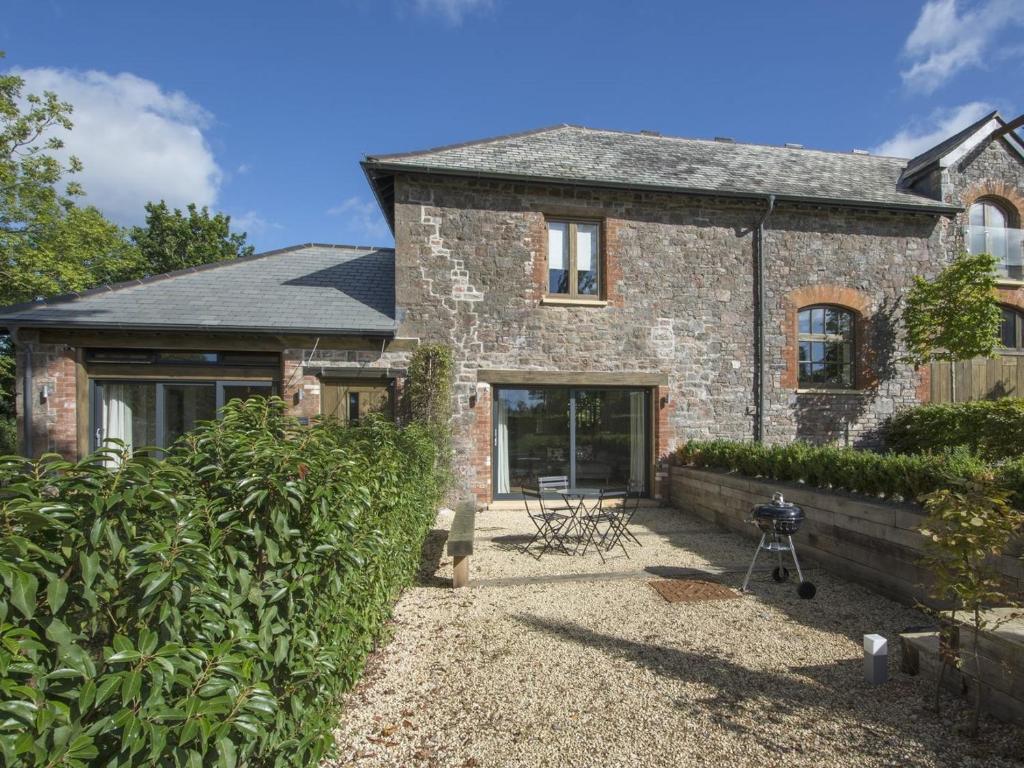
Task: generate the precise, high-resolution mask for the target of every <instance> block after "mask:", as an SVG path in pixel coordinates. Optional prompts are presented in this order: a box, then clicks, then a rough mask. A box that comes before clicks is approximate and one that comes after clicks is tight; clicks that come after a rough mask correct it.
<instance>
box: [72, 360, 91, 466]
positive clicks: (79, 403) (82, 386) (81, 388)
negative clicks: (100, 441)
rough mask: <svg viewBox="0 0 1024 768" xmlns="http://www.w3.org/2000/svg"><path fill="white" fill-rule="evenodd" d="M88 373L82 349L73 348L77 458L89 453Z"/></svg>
mask: <svg viewBox="0 0 1024 768" xmlns="http://www.w3.org/2000/svg"><path fill="white" fill-rule="evenodd" d="M90 410H91V409H90V408H89V375H88V373H87V372H86V370H85V352H84V350H81V349H78V350H75V442H76V443H77V447H78V458H79V459H83V458H85V456H86V454H88V453H89V414H90Z"/></svg>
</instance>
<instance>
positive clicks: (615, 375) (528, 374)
mask: <svg viewBox="0 0 1024 768" xmlns="http://www.w3.org/2000/svg"><path fill="white" fill-rule="evenodd" d="M476 377H477V380H478V381H485V382H487V383H488V384H522V385H524V386H529V385H562V386H571V387H588V386H589V387H658V386H664V385H667V384H668V374H667V373H658V372H656V371H517V370H500V369H493V368H481V369H480V370H478V371H477V372H476Z"/></svg>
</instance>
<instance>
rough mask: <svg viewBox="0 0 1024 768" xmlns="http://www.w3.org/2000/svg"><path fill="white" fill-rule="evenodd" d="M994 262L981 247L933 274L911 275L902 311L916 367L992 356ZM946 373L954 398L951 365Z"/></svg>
mask: <svg viewBox="0 0 1024 768" xmlns="http://www.w3.org/2000/svg"><path fill="white" fill-rule="evenodd" d="M995 265H996V261H995V258H994V257H992V256H990V255H989V254H987V253H981V254H963V255H961V256H959V257H958V258H957V259H956V260H955V261H953V263H952V264H949V265H948V266H947V267H946V268H945V269H943V270H942V272H940V273H939V275H938V276H937V277H936V278H935V279H934V280H931V281H928V280H924V279H923V278H921V277H915V278H914V286H913V287H912V288H911V289H910V291H909V293H908V294H907V301H906V310H905V311H904V313H903V322H904V325H905V326H906V329H907V359H908V361H909V362H911V363H913V364H914V365H915V366H918V367H919V366H922V365H927V364H928V363H930V362H931V361H932V360H947V361H949V362H950V363H955V362H957V361H959V360H969V359H971V358H972V357H993V356H994V351H995V347H996V342H997V339H998V333H999V324H1000V322H1001V318H1002V315H1001V313H1000V311H999V304H998V302H997V301H996V272H995ZM950 377H951V382H952V386H953V390H954V391H953V397H954V399H955V398H956V391H955V389H956V379H955V377H954V375H953V365H950Z"/></svg>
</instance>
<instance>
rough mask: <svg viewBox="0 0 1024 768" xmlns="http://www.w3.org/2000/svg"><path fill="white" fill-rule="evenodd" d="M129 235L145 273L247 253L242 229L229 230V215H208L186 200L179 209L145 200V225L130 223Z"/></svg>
mask: <svg viewBox="0 0 1024 768" xmlns="http://www.w3.org/2000/svg"><path fill="white" fill-rule="evenodd" d="M131 239H132V242H133V243H135V245H136V247H137V248H138V249H139V253H140V255H141V260H142V263H143V264H144V265H145V269H146V270H147V272H148V273H149V274H160V273H163V272H173V271H174V270H176V269H186V268H188V267H196V266H199V265H201V264H209V263H211V262H215V261H224V260H226V259H234V258H237V257H239V256H251V255H252V253H253V247H252V246H251V245H247V244H246V242H245V234H244V233H233V232H232V231H231V217H230V216H227V215H226V214H223V213H217V214H213V215H210V211H209V210H208V209H207V208H206V207H205V206H204V207H203V208H198V207H196V205H195V203H190V204H189V206H188V208H187V209H186V211H185V212H184V213H183V212H182V211H180V210H179V209H177V208H175V209H174V210H173V211H172V210H171V209H170V208H168V207H167V203H165V202H164V201H162V200H161V201H160V202H159V203H146V226H144V227H133V228H132V230H131Z"/></svg>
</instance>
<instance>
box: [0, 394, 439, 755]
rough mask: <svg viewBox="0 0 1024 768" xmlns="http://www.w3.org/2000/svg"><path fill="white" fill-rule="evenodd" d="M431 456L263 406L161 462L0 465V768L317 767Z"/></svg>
mask: <svg viewBox="0 0 1024 768" xmlns="http://www.w3.org/2000/svg"><path fill="white" fill-rule="evenodd" d="M434 446H435V441H434V440H433V439H431V437H430V436H429V434H428V432H427V430H426V428H424V427H422V426H420V425H418V424H415V423H414V424H411V425H409V426H407V427H405V428H398V427H396V426H395V425H393V424H390V423H387V422H385V421H376V420H370V421H369V422H368V423H366V424H364V425H362V426H356V427H342V426H340V425H337V424H319V425H315V426H312V427H300V426H299V425H298V424H297V423H296V422H295V421H293V420H291V419H289V418H287V417H286V416H285V415H284V403H283V402H282V401H280V400H279V399H271V400H263V399H256V400H250V401H247V402H244V403H243V402H240V401H235V402H233V403H231V404H229V405H228V406H227V408H226V409H225V413H224V415H223V418H222V419H220V420H218V421H216V422H210V423H207V424H204V425H202V426H200V427H199V428H198V429H196V430H195V431H194V432H191V433H189V434H187V435H186V436H184V437H183V438H182V439H181V440H180V441H179V442H178V443H177V444H176V445H175V446H174V447H173V448H172V449H170V450H169V452H168V455H167V456H166V457H165V459H164V460H157V458H156V456H155V455H152V454H149V455H147V454H146V453H145V452H141V453H139V452H137V453H136V454H135V455H133V456H131V455H127V454H125V453H124V452H122V451H120V449H118V448H116V447H115V448H110V449H108V450H107V451H105V452H103V453H96V454H93V455H91V456H88V457H86V458H85V459H84V460H82V461H80V462H78V463H70V462H67V461H64V460H62V459H60V458H59V457H57V456H54V455H50V456H46V457H44V458H43V459H41V460H39V461H34V462H33V461H27V460H23V459H17V458H14V457H5V458H4V459H2V460H0V525H2V526H3V535H2V537H0V710H2V712H3V715H2V717H0V754H2V756H3V763H4V764H5V765H9V766H57V765H61V766H92V765H106V766H144V765H145V766H213V765H219V766H225V768H233V766H238V765H245V766H308V765H314V764H316V763H317V761H318V760H320V759H321V758H322V757H323V756H325V755H327V754H328V753H329V750H330V746H331V729H332V727H333V726H334V725H335V722H336V715H337V705H338V701H339V697H340V695H341V694H342V693H343V692H344V691H346V690H348V689H349V688H350V687H351V686H352V685H353V684H354V682H355V681H356V680H357V678H358V676H359V674H360V672H361V670H362V666H363V664H364V661H365V659H366V657H367V654H368V653H369V652H370V651H371V650H372V649H373V647H374V644H375V643H376V642H377V641H378V640H379V639H380V637H381V632H382V628H383V625H384V622H385V620H386V619H387V617H388V615H389V612H390V609H391V606H392V604H393V601H394V599H395V597H396V596H397V594H398V592H399V591H400V589H401V588H402V586H403V585H405V584H407V583H408V582H409V581H410V579H411V578H412V576H413V575H414V573H415V570H416V568H417V565H418V561H419V553H420V548H421V544H422V541H423V539H424V536H425V534H426V532H427V530H428V529H429V527H430V524H431V521H432V518H433V512H434V510H435V509H436V504H437V501H438V499H439V497H440V494H441V492H442V490H443V489H442V488H441V481H440V480H439V474H438V470H437V468H436V466H435V447H434ZM112 453H116V454H117V458H118V460H119V461H120V464H119V466H117V467H116V468H115V469H113V470H111V469H109V468H108V467H107V466H105V465H104V458H108V459H109V458H110V457H111V455H112Z"/></svg>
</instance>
